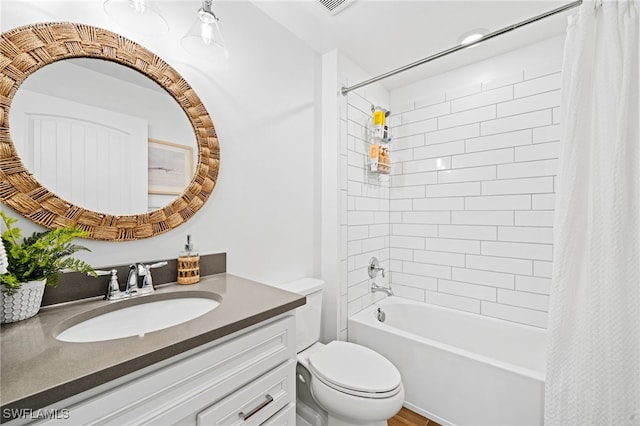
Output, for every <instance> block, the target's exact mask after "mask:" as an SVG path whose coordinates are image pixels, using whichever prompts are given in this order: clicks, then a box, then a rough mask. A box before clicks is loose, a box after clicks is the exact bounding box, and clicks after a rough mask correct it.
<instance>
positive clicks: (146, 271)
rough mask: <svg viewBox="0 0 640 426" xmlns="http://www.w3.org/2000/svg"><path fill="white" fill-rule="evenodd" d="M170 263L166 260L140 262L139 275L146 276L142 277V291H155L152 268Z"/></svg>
mask: <svg viewBox="0 0 640 426" xmlns="http://www.w3.org/2000/svg"><path fill="white" fill-rule="evenodd" d="M167 264H168V263H167V261H166V260H163V261H162V262H157V263H153V264H151V265H145V264H143V263H138V275H139V276H144V278H143V279H142V287H141V288H140V291H141V292H143V293H153V292H154V291H155V286H154V285H153V278H152V277H151V270H152V269H155V268H160V267H161V266H166V265H167Z"/></svg>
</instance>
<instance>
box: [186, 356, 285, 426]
mask: <svg viewBox="0 0 640 426" xmlns="http://www.w3.org/2000/svg"><path fill="white" fill-rule="evenodd" d="M295 375H296V361H294V360H292V359H290V360H289V361H287V362H286V363H285V364H283V365H281V366H280V367H278V368H276V369H275V370H273V371H271V372H269V373H267V374H265V375H264V376H261V377H259V378H258V379H256V380H255V381H254V382H252V383H250V384H248V385H247V386H245V387H244V388H242V389H240V390H238V391H237V392H235V393H233V394H232V395H229V396H228V397H226V398H225V399H223V400H222V401H220V402H218V403H216V404H214V405H213V406H211V407H209V408H207V409H206V410H204V411H202V412H201V413H199V414H198V415H197V425H198V426H211V425H225V426H236V425H247V426H248V425H260V424H262V423H263V422H264V421H265V420H267V419H269V418H270V417H271V416H273V415H274V414H275V413H277V412H278V411H280V409H282V408H283V407H285V406H287V405H288V404H289V403H292V402H294V401H295V397H296V396H295V390H296V381H295Z"/></svg>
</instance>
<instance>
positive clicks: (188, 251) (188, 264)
mask: <svg viewBox="0 0 640 426" xmlns="http://www.w3.org/2000/svg"><path fill="white" fill-rule="evenodd" d="M198 281H200V255H199V254H198V252H197V251H195V250H194V249H193V244H192V243H191V235H187V244H185V246H184V250H182V251H181V252H180V253H179V254H178V284H195V283H197V282H198Z"/></svg>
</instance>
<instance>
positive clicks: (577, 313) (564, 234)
mask: <svg viewBox="0 0 640 426" xmlns="http://www.w3.org/2000/svg"><path fill="white" fill-rule="evenodd" d="M639 14H640V0H630V1H606V0H605V1H595V2H594V1H585V2H584V3H583V4H582V5H581V6H580V8H579V10H578V12H577V13H576V14H575V15H573V16H572V17H571V18H570V19H569V26H568V29H567V39H566V42H565V53H564V65H563V77H562V79H563V80H562V100H561V126H562V129H563V130H562V133H561V135H562V136H561V137H562V139H561V146H562V148H561V152H560V159H559V175H558V180H557V187H556V210H555V215H556V216H555V223H554V233H555V235H554V257H553V279H552V289H551V302H550V311H549V346H548V352H547V379H546V386H545V424H546V425H547V426H556V425H557V426H574V425H575V426H578V425H580V426H582V425H615V426H618V425H640V124H639V123H640V107H639V103H640V101H639V98H640V92H639V86H640V76H639V74H638V61H639V56H640V31H639V18H638V15H639Z"/></svg>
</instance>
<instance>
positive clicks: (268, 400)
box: [238, 394, 273, 420]
mask: <svg viewBox="0 0 640 426" xmlns="http://www.w3.org/2000/svg"><path fill="white" fill-rule="evenodd" d="M264 397H265V401H264V402H263V403H262V404H260V405H258V406H257V407H256V408H254V409H253V410H251V411H249V412H248V413H247V414H245V413H244V411H240V412H239V413H238V417H240V418H241V419H242V420H247V419H248V418H249V417H251V416H253V415H254V414H255V413H257V412H258V411H260V410H262V409H263V408H264V407H266V406H267V405H269V404H270V403H271V402H273V397H272V396H271V395H269V394H266V395H265V396H264Z"/></svg>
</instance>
